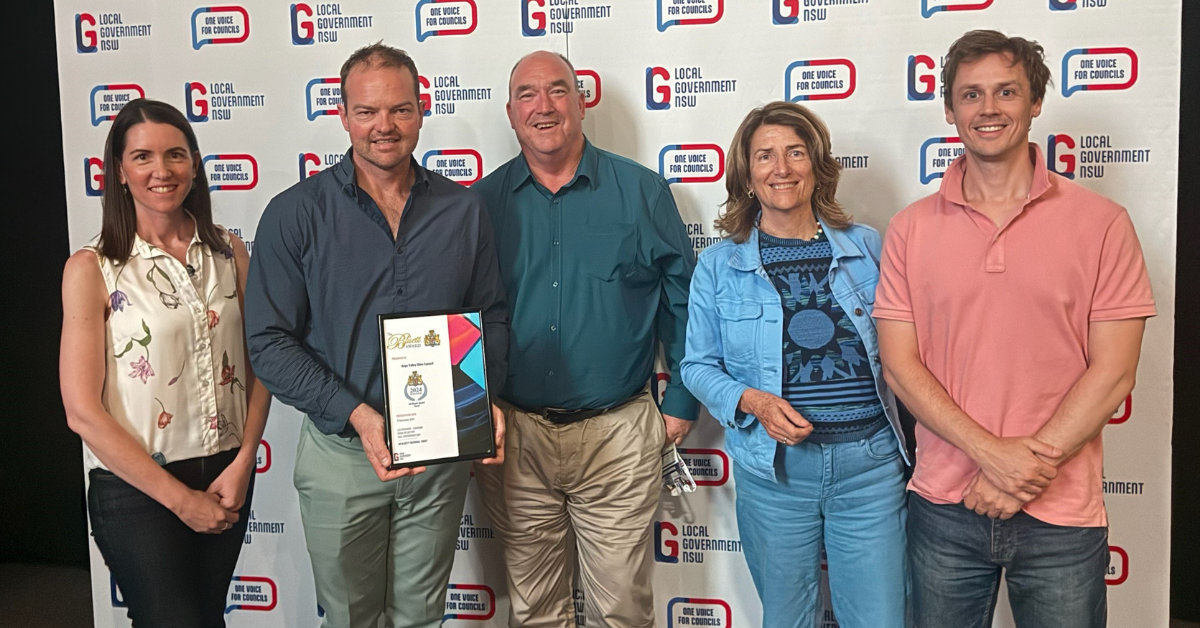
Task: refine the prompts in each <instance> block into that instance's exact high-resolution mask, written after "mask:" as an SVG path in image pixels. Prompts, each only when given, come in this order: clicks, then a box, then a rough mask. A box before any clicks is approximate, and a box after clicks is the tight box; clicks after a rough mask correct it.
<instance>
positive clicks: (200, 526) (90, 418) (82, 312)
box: [59, 251, 237, 532]
mask: <svg viewBox="0 0 1200 628" xmlns="http://www.w3.org/2000/svg"><path fill="white" fill-rule="evenodd" d="M62 295H63V330H62V343H61V349H60V353H59V381H60V386H61V389H62V397H63V406H64V407H65V409H66V411H67V425H68V426H69V427H70V428H71V430H72V431H74V432H75V433H77V434H79V436H80V438H82V439H83V441H84V442H85V443H87V446H88V448H89V449H91V451H92V453H93V454H95V455H96V457H97V458H99V459H100V461H101V462H103V463H104V466H105V467H107V468H108V469H109V470H110V471H112V472H113V473H114V474H116V475H117V477H119V478H121V479H122V480H125V481H126V482H128V483H129V484H130V485H132V486H133V487H134V488H136V489H138V490H139V491H142V492H143V493H145V494H146V495H149V496H150V498H151V499H154V500H155V501H157V502H158V503H160V504H162V505H163V506H166V507H167V508H169V509H171V511H172V512H174V513H175V514H176V515H178V516H179V518H180V519H182V520H183V521H184V523H186V524H188V525H189V526H190V527H191V528H192V529H194V530H196V531H198V532H219V531H220V530H221V529H223V528H224V525H225V523H233V522H235V521H237V514H236V513H233V512H229V511H228V510H227V509H225V508H222V507H221V506H220V505H219V504H218V503H217V502H216V500H215V499H212V498H208V497H206V496H205V495H204V494H203V493H200V492H198V491H193V490H191V489H189V488H188V487H187V486H184V484H183V483H182V482H180V481H179V480H177V479H175V477H174V476H172V475H171V474H170V473H168V472H167V471H166V470H165V469H163V468H162V467H161V466H159V465H158V463H157V462H155V461H154V460H153V459H152V458H150V455H149V454H147V453H146V451H145V449H143V448H142V446H141V445H140V444H139V443H138V442H137V440H136V439H134V437H133V436H132V435H131V434H130V433H129V432H127V431H125V429H124V428H122V427H121V426H120V425H119V424H118V423H117V421H116V419H114V418H113V417H112V415H110V414H109V413H108V411H107V410H105V408H104V405H103V404H102V403H101V401H100V399H101V392H102V391H103V389H104V369H105V357H104V351H105V348H104V347H105V324H104V323H105V308H106V303H107V300H108V295H107V294H105V287H104V278H103V276H102V275H101V274H100V268H99V266H98V265H97V262H96V256H95V254H94V253H92V252H91V251H81V252H79V253H76V254H74V255H72V256H71V258H70V259H69V260H68V261H67V265H66V268H65V269H64V270H63V290H62Z"/></svg>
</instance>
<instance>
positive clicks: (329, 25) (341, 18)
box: [288, 2, 375, 46]
mask: <svg viewBox="0 0 1200 628" xmlns="http://www.w3.org/2000/svg"><path fill="white" fill-rule="evenodd" d="M314 4H315V5H316V6H315V7H314V6H313V5H312V4H307V3H303V2H298V3H296V4H293V5H291V7H290V8H289V9H288V13H289V15H290V17H291V24H292V45H294V46H311V45H313V44H318V43H320V44H331V43H335V42H337V40H338V33H339V32H342V31H351V32H353V31H356V30H360V29H366V28H371V27H373V26H374V25H375V16H374V15H354V14H352V13H351V12H350V11H349V10H344V9H343V8H342V4H343V3H341V2H317V3H314Z"/></svg>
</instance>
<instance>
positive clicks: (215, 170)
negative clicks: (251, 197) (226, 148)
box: [203, 153, 258, 192]
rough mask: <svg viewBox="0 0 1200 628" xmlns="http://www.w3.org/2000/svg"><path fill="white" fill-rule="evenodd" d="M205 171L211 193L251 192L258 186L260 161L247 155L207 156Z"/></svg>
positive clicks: (225, 154) (205, 158)
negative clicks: (228, 191)
mask: <svg viewBox="0 0 1200 628" xmlns="http://www.w3.org/2000/svg"><path fill="white" fill-rule="evenodd" d="M203 161H204V170H205V172H207V173H208V189H209V191H211V192H219V191H227V190H251V189H254V186H256V185H258V161H257V160H256V159H254V157H253V156H252V155H247V154H245V153H222V154H217V155H205V157H204V160H203Z"/></svg>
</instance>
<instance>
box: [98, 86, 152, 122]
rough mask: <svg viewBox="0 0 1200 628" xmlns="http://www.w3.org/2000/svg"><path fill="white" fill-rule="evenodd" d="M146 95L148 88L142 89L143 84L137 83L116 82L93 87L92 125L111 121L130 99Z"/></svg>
mask: <svg viewBox="0 0 1200 628" xmlns="http://www.w3.org/2000/svg"><path fill="white" fill-rule="evenodd" d="M145 97H146V90H144V89H142V86H141V85H138V84H136V83H116V84H110V85H97V86H95V87H93V88H92V93H91V96H90V100H91V107H92V126H100V124H101V123H103V122H111V121H112V119H113V118H116V117H117V114H118V113H120V112H121V109H122V108H124V107H125V105H127V104H128V103H129V101H131V100H133V99H135V98H145Z"/></svg>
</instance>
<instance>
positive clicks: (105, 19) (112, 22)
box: [75, 13, 150, 54]
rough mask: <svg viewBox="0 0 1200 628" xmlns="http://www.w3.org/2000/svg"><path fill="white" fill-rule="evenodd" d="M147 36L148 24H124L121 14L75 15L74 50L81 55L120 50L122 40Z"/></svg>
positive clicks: (148, 33) (148, 31) (148, 32)
mask: <svg viewBox="0 0 1200 628" xmlns="http://www.w3.org/2000/svg"><path fill="white" fill-rule="evenodd" d="M149 36H150V25H149V24H126V23H125V17H124V16H123V15H122V14H121V13H101V14H99V15H92V14H91V13H76V14H75V50H76V51H77V52H79V53H81V54H88V53H92V52H100V51H102V50H103V51H109V50H120V48H121V40H122V39H134V38H137V37H149Z"/></svg>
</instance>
